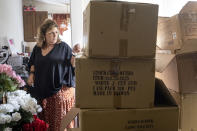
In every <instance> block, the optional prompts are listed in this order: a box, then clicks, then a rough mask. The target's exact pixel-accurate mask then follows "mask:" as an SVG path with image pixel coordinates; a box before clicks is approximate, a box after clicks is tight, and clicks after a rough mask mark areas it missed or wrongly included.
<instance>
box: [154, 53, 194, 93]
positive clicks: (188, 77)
mask: <svg viewBox="0 0 197 131" xmlns="http://www.w3.org/2000/svg"><path fill="white" fill-rule="evenodd" d="M169 55H170V56H169ZM166 56H167V57H166ZM165 58H166V59H165ZM168 58H170V59H168ZM160 61H163V63H161V62H160ZM162 64H163V65H164V66H163V65H162ZM162 66H163V67H162ZM156 71H157V72H156V76H157V77H158V78H160V79H162V80H163V81H164V83H165V84H166V86H167V87H168V88H169V89H172V90H174V91H176V92H179V93H181V94H186V93H197V88H196V85H197V79H196V75H197V52H190V53H182V54H177V55H173V54H156Z"/></svg>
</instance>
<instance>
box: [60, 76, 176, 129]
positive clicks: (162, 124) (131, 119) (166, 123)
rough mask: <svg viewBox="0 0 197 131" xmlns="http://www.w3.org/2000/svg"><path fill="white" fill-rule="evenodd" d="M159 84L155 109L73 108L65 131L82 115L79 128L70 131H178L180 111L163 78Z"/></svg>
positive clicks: (64, 124) (69, 113)
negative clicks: (75, 118) (69, 124)
mask: <svg viewBox="0 0 197 131" xmlns="http://www.w3.org/2000/svg"><path fill="white" fill-rule="evenodd" d="M155 82H156V84H155V89H156V91H155V96H156V98H157V99H158V96H159V99H158V100H159V102H156V103H157V104H156V105H155V107H154V108H145V109H76V108H72V109H71V110H70V111H69V112H68V115H66V116H65V117H64V118H63V121H64V122H62V124H61V126H62V128H61V131H63V129H65V127H66V125H68V123H69V122H70V121H71V120H72V119H74V117H75V116H76V115H77V114H78V113H79V128H76V129H70V131H111V130H112V131H128V130H130V131H177V130H178V118H179V117H178V116H179V109H178V108H177V105H176V104H174V99H173V97H172V96H171V95H170V93H169V92H168V90H167V88H166V86H165V85H164V83H163V82H162V81H161V80H159V79H156V81H155ZM166 91H167V92H166ZM161 99H162V100H161ZM73 114H74V115H73ZM66 119H67V120H66ZM69 120H70V121H69Z"/></svg>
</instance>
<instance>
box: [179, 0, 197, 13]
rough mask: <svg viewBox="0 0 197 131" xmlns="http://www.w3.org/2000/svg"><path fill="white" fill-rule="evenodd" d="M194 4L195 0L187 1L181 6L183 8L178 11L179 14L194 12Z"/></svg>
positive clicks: (195, 4)
mask: <svg viewBox="0 0 197 131" xmlns="http://www.w3.org/2000/svg"><path fill="white" fill-rule="evenodd" d="M196 6H197V2H196V1H188V2H187V3H186V4H185V5H184V6H183V8H182V9H181V11H180V12H179V14H182V13H192V12H196Z"/></svg>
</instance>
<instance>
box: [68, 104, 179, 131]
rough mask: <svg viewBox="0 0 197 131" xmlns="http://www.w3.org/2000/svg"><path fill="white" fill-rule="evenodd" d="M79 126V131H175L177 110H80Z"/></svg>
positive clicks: (166, 108)
mask: <svg viewBox="0 0 197 131" xmlns="http://www.w3.org/2000/svg"><path fill="white" fill-rule="evenodd" d="M79 125H80V128H79V129H78V130H80V131H128V130H130V131H177V130H178V108H177V107H155V108H146V109H108V110H102V109H97V110H95V109H80V112H79ZM72 131H73V130H72Z"/></svg>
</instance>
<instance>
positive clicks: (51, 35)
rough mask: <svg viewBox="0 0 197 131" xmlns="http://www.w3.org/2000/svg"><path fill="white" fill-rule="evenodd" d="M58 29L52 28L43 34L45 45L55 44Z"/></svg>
mask: <svg viewBox="0 0 197 131" xmlns="http://www.w3.org/2000/svg"><path fill="white" fill-rule="evenodd" d="M58 34H59V33H58V29H57V27H53V28H52V29H50V30H48V31H47V32H46V34H45V38H46V43H47V44H55V43H56V42H57V39H58Z"/></svg>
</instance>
